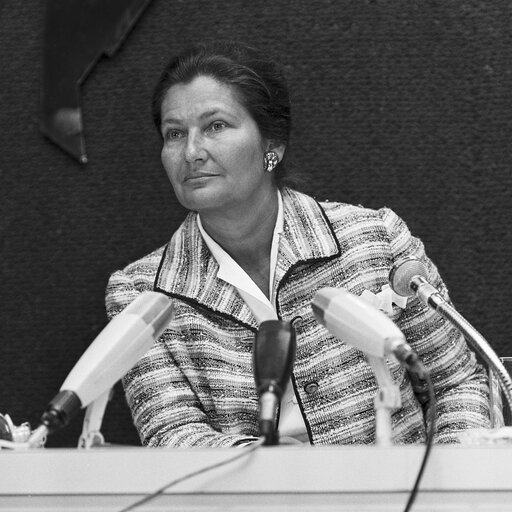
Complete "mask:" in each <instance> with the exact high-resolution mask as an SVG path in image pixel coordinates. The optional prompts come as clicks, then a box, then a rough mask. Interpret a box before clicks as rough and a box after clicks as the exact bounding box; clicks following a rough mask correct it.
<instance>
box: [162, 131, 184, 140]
mask: <svg viewBox="0 0 512 512" xmlns="http://www.w3.org/2000/svg"><path fill="white" fill-rule="evenodd" d="M182 136H183V133H182V132H181V131H180V130H174V129H169V130H167V131H166V132H165V139H166V140H176V139H180V138H181V137H182Z"/></svg>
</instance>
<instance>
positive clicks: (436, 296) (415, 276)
mask: <svg viewBox="0 0 512 512" xmlns="http://www.w3.org/2000/svg"><path fill="white" fill-rule="evenodd" d="M427 278H428V271H427V266H426V265H425V263H423V262H422V261H421V260H420V259H419V258H416V257H414V256H410V257H409V258H404V259H402V260H399V261H398V262H396V263H395V265H393V268H392V269H391V271H390V273H389V282H390V285H391V288H392V290H393V291H394V292H395V293H396V294H397V295H401V296H402V297H412V296H413V295H416V296H417V297H418V298H419V299H420V300H421V301H422V302H424V303H425V304H427V305H428V306H430V307H431V308H432V309H436V310H437V309H439V308H441V307H442V306H443V304H446V301H445V300H444V298H443V297H442V295H441V294H440V293H439V290H437V288H434V287H433V286H432V285H431V284H430V283H429V282H428V280H427Z"/></svg>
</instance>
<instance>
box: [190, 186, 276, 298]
mask: <svg viewBox="0 0 512 512" xmlns="http://www.w3.org/2000/svg"><path fill="white" fill-rule="evenodd" d="M278 205H279V203H278V196H277V190H276V189H273V190H270V191H269V193H268V194H266V195H265V196H264V197H263V198H261V197H260V198H259V201H258V202H256V203H255V204H252V205H247V206H246V207H245V208H243V211H230V212H227V211H225V210H224V211H222V212H220V213H217V212H201V213H200V215H201V223H202V225H203V228H204V229H205V231H206V232H207V233H208V234H209V235H210V236H211V237H212V238H213V239H214V240H215V241H216V242H217V243H218V244H219V245H220V246H221V247H222V248H223V249H224V250H225V251H226V252H227V253H228V254H229V255H230V256H231V257H232V258H233V259H234V260H235V261H236V262H237V263H238V264H239V265H240V266H241V267H242V268H243V269H244V270H245V271H246V272H247V273H248V274H249V275H250V276H251V277H252V278H253V280H254V281H255V282H257V283H258V280H259V281H260V282H263V286H265V284H264V280H265V277H266V280H267V282H268V273H269V269H270V250H271V246H272V237H273V234H274V228H275V224H276V219H277V212H278V207H279V206H278ZM260 288H262V286H260ZM262 289H263V288H262ZM264 291H265V294H266V295H268V288H267V290H264Z"/></svg>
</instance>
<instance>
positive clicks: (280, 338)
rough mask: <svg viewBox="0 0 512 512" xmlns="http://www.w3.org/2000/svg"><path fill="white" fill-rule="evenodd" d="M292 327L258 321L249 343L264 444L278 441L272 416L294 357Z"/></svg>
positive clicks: (279, 321)
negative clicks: (251, 349)
mask: <svg viewBox="0 0 512 512" xmlns="http://www.w3.org/2000/svg"><path fill="white" fill-rule="evenodd" d="M295 348H296V340H295V330H294V328H293V326H292V325H291V324H290V323H289V322H284V321H281V320H267V321H265V322H262V323H261V324H260V328H259V330H258V332H257V334H256V336H255V338H254V344H253V370H254V381H255V383H256V389H257V391H258V396H259V428H260V434H261V435H262V436H264V437H265V441H264V443H263V444H264V445H275V444H278V442H279V436H278V433H277V430H276V417H277V410H278V407H279V403H280V400H281V398H282V396H283V394H284V391H285V389H286V385H287V383H288V380H289V379H290V375H291V373H292V368H293V363H294V360H295Z"/></svg>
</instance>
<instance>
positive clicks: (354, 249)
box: [106, 189, 489, 447]
mask: <svg viewBox="0 0 512 512" xmlns="http://www.w3.org/2000/svg"><path fill="white" fill-rule="evenodd" d="M282 194H283V210H284V232H283V234H282V236H281V239H280V241H279V251H278V261H277V268H276V272H275V281H274V282H275V289H276V290H277V291H276V304H277V314H278V317H279V318H280V319H282V320H285V321H290V322H293V325H294V327H295V330H296V335H297V352H296V360H295V364H294V369H293V376H292V383H293V386H294V389H295V393H296V395H297V399H298V402H299V407H300V410H301V412H302V415H303V418H304V421H305V424H306V428H307V431H308V435H309V438H310V442H311V444H318V445H323V444H353V443H365V444H369V443H373V442H374V441H375V413H374V400H375V395H376V393H377V389H378V388H377V384H376V380H375V378H374V374H373V370H372V368H371V367H370V366H369V365H368V364H367V362H366V360H365V356H364V354H363V353H362V352H360V351H359V350H357V349H355V348H353V347H352V346H350V345H348V344H347V343H345V342H344V341H343V340H340V339H337V338H335V337H333V336H332V335H330V334H329V332H328V331H327V330H326V329H325V328H324V327H322V326H320V325H319V324H318V323H317V322H316V320H315V318H314V316H313V313H312V309H311V301H312V299H313V296H314V294H315V292H316V291H317V290H318V289H320V288H322V287H325V286H330V287H343V288H345V289H347V290H348V291H350V292H352V293H354V294H357V295H361V293H363V292H364V290H369V291H371V292H373V293H378V292H379V291H381V289H382V287H383V286H385V285H386V284H388V283H389V278H388V275H389V271H390V269H391V267H392V265H393V263H394V262H395V261H396V260H398V259H400V258H402V257H405V256H407V255H414V256H417V257H419V258H421V259H422V260H423V261H424V262H425V263H426V264H427V267H428V270H429V279H430V282H431V283H432V284H434V285H435V286H436V287H437V288H438V289H439V290H440V291H441V293H442V294H444V296H445V297H446V298H448V295H447V292H446V288H445V285H444V283H443V282H442V280H441V278H440V276H439V273H438V271H437V269H436V267H435V265H434V264H433V263H432V262H431V261H430V260H429V259H428V258H427V256H426V255H425V252H424V248H423V244H422V243H421V241H420V240H419V239H417V238H415V237H413V236H411V234H410V232H409V230H408V228H407V226H406V225H405V223H404V222H403V221H402V220H401V219H400V218H399V217H398V216H397V215H396V214H395V213H393V212H392V211H391V210H389V209H387V208H382V209H380V210H370V209H365V208H362V207H356V206H351V205H346V204H341V203H329V202H327V203H318V202H316V201H315V200H314V199H312V198H311V197H309V196H307V195H304V194H301V193H298V192H296V191H293V190H290V189H284V190H283V191H282ZM196 215H197V214H196V213H193V212H191V213H189V215H188V216H187V217H186V219H185V220H184V222H183V223H182V225H181V226H180V228H179V229H178V230H177V231H176V232H175V234H174V235H173V237H172V239H171V241H170V242H169V243H168V244H167V245H166V246H165V247H162V248H160V249H158V250H156V251H155V252H153V253H151V254H149V255H147V256H146V257H144V258H142V259H140V260H139V261H136V262H135V263H132V264H130V265H128V266H127V267H126V268H125V269H124V270H122V271H118V272H115V273H114V274H112V276H111V278H110V280H109V283H108V286H107V293H106V306H107V312H108V315H109V317H113V316H114V315H116V314H118V313H119V312H120V311H121V310H122V309H123V308H124V307H125V306H126V305H127V304H129V303H130V302H131V301H132V300H133V299H134V298H135V297H136V296H137V294H139V293H141V292H142V291H145V290H156V291H159V292H162V293H164V294H166V295H168V296H169V297H172V298H173V299H174V308H175V314H174V319H173V320H172V322H171V323H170V324H169V326H168V328H167V329H166V330H165V332H164V333H163V334H162V336H161V337H160V338H159V340H158V341H157V342H156V343H155V344H154V346H153V347H152V348H151V349H150V350H149V351H148V352H147V353H146V354H145V355H144V356H143V357H142V359H140V361H139V362H138V363H137V364H136V366H135V367H134V368H133V369H132V370H131V371H129V372H128V374H127V375H126V376H125V377H124V379H123V385H124V388H125V393H126V397H127V401H128V404H129V406H130V408H131V411H132V416H133V420H134V423H135V426H136V428H137V430H138V432H139V435H140V437H141V440H142V442H143V444H145V445H149V446H173V447H185V446H186V447H188V446H212V447H221V446H235V445H238V444H240V443H243V442H245V441H248V440H251V439H255V438H256V437H257V436H258V426H257V424H258V397H257V393H256V389H255V385H254V378H253V370H252V344H253V340H254V336H255V333H256V332H257V329H258V324H257V322H256V320H255V318H254V316H253V314H252V312H251V310H250V309H249V307H248V306H247V304H245V302H244V301H243V300H242V298H241V297H240V296H239V294H238V292H237V291H236V289H235V288H234V287H233V286H232V285H230V284H228V283H226V282H225V281H223V280H221V279H219V278H218V277H217V271H218V269H219V266H218V264H217V262H216V260H215V259H214V258H213V257H212V255H211V253H210V251H209V249H208V248H207V246H206V244H205V243H204V241H203V239H202V237H201V234H200V232H199V228H198V226H197V222H196ZM390 317H391V318H392V320H393V321H395V322H396V324H397V325H398V327H399V328H400V329H401V330H402V332H403V333H404V334H405V336H406V338H407V341H408V342H409V343H410V344H411V346H412V347H413V348H414V350H415V351H416V352H417V353H418V355H419V356H420V357H421V359H422V360H423V363H424V364H425V366H426V367H427V369H428V370H429V372H430V375H431V377H432V379H433V382H434V386H435V390H436V395H437V411H438V414H437V420H436V428H437V433H436V441H437V442H453V441H456V438H457V437H456V436H457V433H458V432H460V431H461V430H463V429H466V428H472V427H489V411H488V386H487V380H486V378H485V374H484V372H483V370H482V369H481V368H480V366H479V365H478V364H477V362H476V360H475V356H474V354H473V352H472V351H470V350H469V349H468V347H467V345H466V343H465V340H464V339H463V337H462V336H461V335H460V334H459V333H458V332H457V331H456V330H455V329H454V328H452V327H451V326H450V325H449V324H448V323H447V322H446V321H445V320H444V319H442V318H440V317H439V316H438V315H437V314H436V313H435V312H433V311H432V310H430V309H429V308H427V307H426V306H424V305H423V304H422V303H420V302H419V301H418V300H417V299H416V298H410V299H409V300H408V303H407V306H406V307H405V308H404V309H401V308H400V307H398V306H396V305H393V310H392V313H391V314H390ZM388 365H389V368H390V371H391V375H392V377H393V379H394V381H395V383H396V384H398V386H399V389H400V393H401V401H402V406H401V408H400V409H398V410H397V411H396V412H394V414H393V415H392V428H393V441H394V442H395V443H413V442H422V441H424V439H425V420H424V413H425V410H424V409H426V408H427V407H428V403H427V404H422V401H421V400H419V398H418V396H419V395H417V394H416V393H415V391H419V390H415V389H414V386H413V385H412V384H411V381H410V378H409V376H408V374H407V372H406V371H404V369H403V368H402V367H401V366H400V365H399V364H398V363H396V362H395V361H393V360H390V361H388Z"/></svg>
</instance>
